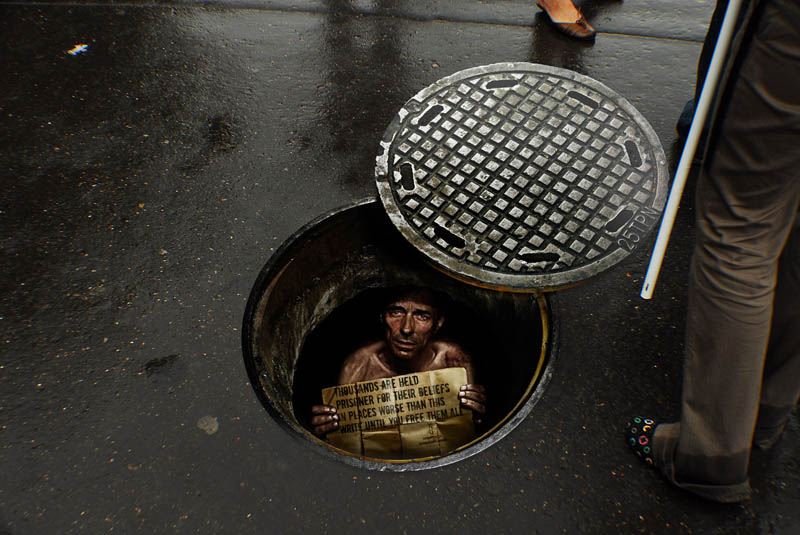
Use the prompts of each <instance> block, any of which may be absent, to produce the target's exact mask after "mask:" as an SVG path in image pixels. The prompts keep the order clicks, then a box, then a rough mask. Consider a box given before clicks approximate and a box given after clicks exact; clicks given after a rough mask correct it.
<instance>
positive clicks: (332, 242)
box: [243, 201, 555, 470]
mask: <svg viewBox="0 0 800 535" xmlns="http://www.w3.org/2000/svg"><path fill="white" fill-rule="evenodd" d="M409 285H411V286H417V287H425V288H434V289H436V290H437V291H439V292H441V293H442V294H445V295H447V296H448V300H447V302H446V306H445V314H447V319H446V323H445V325H443V327H442V332H441V333H440V334H441V335H442V336H447V337H449V338H451V339H454V340H457V341H458V342H459V343H460V344H461V345H462V346H463V347H464V348H465V349H468V351H469V352H470V354H471V355H472V356H473V360H474V363H475V367H476V382H477V383H480V384H482V385H483V386H485V387H486V388H487V390H488V393H489V400H488V403H487V409H488V411H489V412H488V414H487V416H486V417H485V418H484V422H483V423H482V425H481V426H479V427H478V428H477V433H478V434H477V438H476V439H475V440H472V441H469V442H467V443H465V444H463V445H462V446H460V447H458V448H457V449H455V450H454V451H452V452H449V453H445V454H443V455H438V456H429V457H425V458H420V457H414V458H393V457H391V458H388V459H387V458H380V459H379V458H375V457H370V456H366V455H359V454H353V453H347V452H343V451H340V450H338V449H336V448H334V447H332V446H331V445H330V444H327V443H326V442H323V441H322V440H320V439H319V438H317V437H315V436H314V435H313V433H312V432H311V431H310V429H311V427H310V421H309V420H310V414H311V406H312V405H314V404H318V403H320V401H321V390H322V388H326V387H331V386H334V385H335V383H336V378H337V376H338V371H339V368H340V367H341V363H342V361H343V360H344V358H345V357H346V356H347V355H348V354H349V353H350V352H351V351H352V350H353V349H354V348H356V347H358V346H359V345H361V344H363V343H364V342H365V341H368V340H369V339H373V338H375V337H376V336H381V332H382V328H383V327H382V325H381V323H380V313H379V309H380V308H381V304H382V303H384V302H385V299H386V293H387V289H390V288H393V287H397V286H409ZM551 299H552V297H550V298H545V297H543V296H537V295H532V294H516V293H503V292H496V291H492V290H487V289H483V288H479V287H476V286H471V285H468V284H464V283H463V282H459V281H457V280H455V279H452V278H451V277H449V276H447V275H444V274H442V273H441V272H439V271H438V270H436V269H434V268H432V267H431V266H430V265H429V264H427V263H426V262H425V261H424V260H423V259H422V257H421V255H419V254H418V253H417V252H416V251H415V250H414V249H413V248H412V247H411V246H410V245H409V244H408V243H407V242H405V240H404V239H403V238H402V236H400V235H399V233H398V232H397V231H396V230H395V229H394V228H393V227H392V226H391V224H390V223H389V221H388V220H387V218H386V214H385V213H384V212H383V210H382V208H381V207H380V205H379V204H378V203H377V202H374V201H371V202H363V203H359V204H357V205H354V206H351V207H348V208H347V209H344V210H341V211H337V212H335V213H333V214H329V215H328V216H325V217H323V218H320V219H319V220H317V221H315V222H312V223H310V224H309V225H308V226H306V227H305V228H304V229H302V230H301V231H299V232H298V233H297V234H295V236H293V237H292V238H291V239H290V240H288V241H287V243H286V244H285V245H284V246H283V247H282V248H281V249H280V250H279V251H277V252H276V253H275V255H274V256H273V257H272V258H271V259H270V261H269V262H268V264H267V265H266V266H265V268H264V270H262V273H261V275H260V276H259V279H258V281H257V282H256V285H255V287H254V288H253V292H252V293H251V296H250V300H249V301H248V306H247V311H246V314H245V319H244V329H243V331H244V332H243V342H244V356H245V363H246V365H247V369H248V374H249V376H250V379H251V382H252V384H253V386H254V389H255V390H256V392H257V394H258V396H259V398H260V399H261V401H262V403H263V404H264V405H265V407H266V408H267V409H268V410H269V412H270V413H271V414H272V415H273V416H274V417H276V418H277V419H278V420H279V421H280V422H281V423H282V424H284V425H285V426H286V427H287V428H288V429H289V430H290V431H291V432H292V433H294V434H296V435H299V436H301V437H303V438H304V439H306V442H307V443H308V444H311V445H312V446H313V447H315V448H317V449H318V450H319V451H321V452H324V453H325V454H327V455H330V456H333V457H334V458H336V459H339V460H342V461H344V462H347V463H349V464H352V465H355V466H359V467H364V468H370V469H377V470H419V469H424V468H430V467H435V466H441V465H444V464H449V463H452V462H456V461H458V460H461V459H464V458H466V457H468V456H470V455H473V454H475V453H477V452H479V451H481V450H483V449H485V448H486V447H488V446H490V445H491V444H493V443H494V442H496V441H498V440H500V439H501V438H502V437H504V436H505V435H506V434H508V433H509V432H510V431H511V430H512V429H513V428H514V427H516V426H517V425H518V424H519V423H520V422H521V421H522V420H523V419H524V418H525V417H526V416H527V415H528V414H529V413H530V411H531V409H532V408H533V406H534V404H535V403H536V402H537V401H538V399H539V398H540V397H541V395H542V393H543V390H544V388H545V386H546V384H547V382H548V380H549V378H550V376H551V374H552V366H553V362H554V353H553V346H554V342H555V336H554V330H553V329H552V314H551V313H550V311H549V303H550V300H551Z"/></svg>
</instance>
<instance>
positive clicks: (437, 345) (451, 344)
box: [433, 339, 472, 367]
mask: <svg viewBox="0 0 800 535" xmlns="http://www.w3.org/2000/svg"><path fill="white" fill-rule="evenodd" d="M433 350H434V351H435V352H436V355H437V356H438V357H444V361H445V363H446V366H447V367H458V366H470V365H472V357H471V356H470V355H469V353H467V352H466V351H465V350H464V348H463V347H462V346H461V344H459V343H458V342H455V341H453V340H448V339H440V340H436V341H435V342H433Z"/></svg>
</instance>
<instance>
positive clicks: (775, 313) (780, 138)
mask: <svg viewBox="0 0 800 535" xmlns="http://www.w3.org/2000/svg"><path fill="white" fill-rule="evenodd" d="M758 9H760V12H758V13H757V15H756V17H755V19H754V21H753V23H754V24H755V27H754V28H755V32H754V34H753V36H752V40H751V41H748V42H746V43H745V45H744V47H743V49H742V54H743V55H740V58H739V61H741V63H740V64H739V67H740V68H739V69H738V74H737V72H735V71H734V73H733V77H732V78H731V84H733V85H732V86H729V87H731V89H730V90H729V93H727V98H726V99H725V100H724V102H725V104H723V107H722V108H720V110H719V113H718V115H717V117H718V120H717V122H716V125H715V136H716V137H715V139H714V140H712V145H711V149H710V152H709V153H708V154H709V156H708V161H707V165H706V167H705V169H704V170H703V172H702V173H701V176H700V179H699V183H698V189H697V242H696V245H695V250H694V256H693V259H692V267H691V272H690V279H689V308H688V317H687V333H686V347H685V354H686V363H685V369H684V383H683V399H682V412H681V421H680V423H673V424H662V425H659V426H658V427H657V429H656V433H655V436H654V439H653V454H654V457H655V460H656V465H657V466H658V467H659V468H660V469H661V470H662V472H664V474H665V475H666V476H667V478H668V479H670V480H671V481H672V482H673V483H675V484H676V485H678V486H679V487H682V488H685V489H686V490H689V491H692V492H694V493H696V494H698V495H701V496H704V497H706V498H709V499H712V500H717V501H723V502H726V501H740V500H742V499H745V498H747V497H748V496H749V493H750V489H749V480H748V463H749V460H750V449H751V445H752V441H753V433H754V429H755V428H756V424H757V422H758V427H759V428H765V429H766V428H773V429H774V428H779V427H780V426H781V425H782V423H783V422H785V420H786V418H788V416H789V414H790V411H791V409H792V407H793V406H794V405H795V403H796V402H797V399H798V396H800V229H798V228H797V226H798V215H797V214H798V208H799V207H800V32H798V28H800V2H797V1H796V0H765V1H764V2H763V3H762V4H761V5H760V7H759V8H758Z"/></svg>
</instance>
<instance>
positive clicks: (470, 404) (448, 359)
mask: <svg viewBox="0 0 800 535" xmlns="http://www.w3.org/2000/svg"><path fill="white" fill-rule="evenodd" d="M445 346H446V347H445V351H446V355H445V363H446V367H448V368H464V369H465V370H467V384H465V385H462V386H461V388H459V391H458V399H459V400H460V401H461V405H463V406H464V407H466V408H468V409H470V410H472V418H473V420H475V423H476V424H480V423H481V422H482V421H483V415H484V414H486V389H485V388H484V387H483V386H481V385H478V384H475V366H474V365H473V363H472V357H471V356H470V355H469V354H468V353H467V352H466V351H464V350H463V349H462V348H461V346H460V345H458V344H456V343H452V342H448V343H445Z"/></svg>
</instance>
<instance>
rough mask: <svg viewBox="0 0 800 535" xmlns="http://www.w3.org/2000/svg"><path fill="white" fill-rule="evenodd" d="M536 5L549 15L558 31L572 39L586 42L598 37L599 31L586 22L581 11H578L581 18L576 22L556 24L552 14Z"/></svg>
mask: <svg viewBox="0 0 800 535" xmlns="http://www.w3.org/2000/svg"><path fill="white" fill-rule="evenodd" d="M536 5H537V6H538V7H539V9H541V10H542V11H544V12H545V13H546V14H547V19H548V20H549V21H550V24H552V25H553V26H555V27H556V29H557V30H558V31H560V32H561V33H565V34H567V35H569V36H570V37H574V38H575V39H581V40H584V41H592V40H593V39H594V38H595V36H596V35H597V31H596V30H595V29H594V28H592V27H591V25H590V24H589V21H587V20H586V17H584V16H583V13H581V11H580V10H578V15H580V17H579V18H578V20H576V21H575V22H556V21H554V20H553V18H552V17H551V16H550V13H548V12H547V10H546V9H545V8H544V7H543V6H542V4H536ZM576 9H577V8H576Z"/></svg>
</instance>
